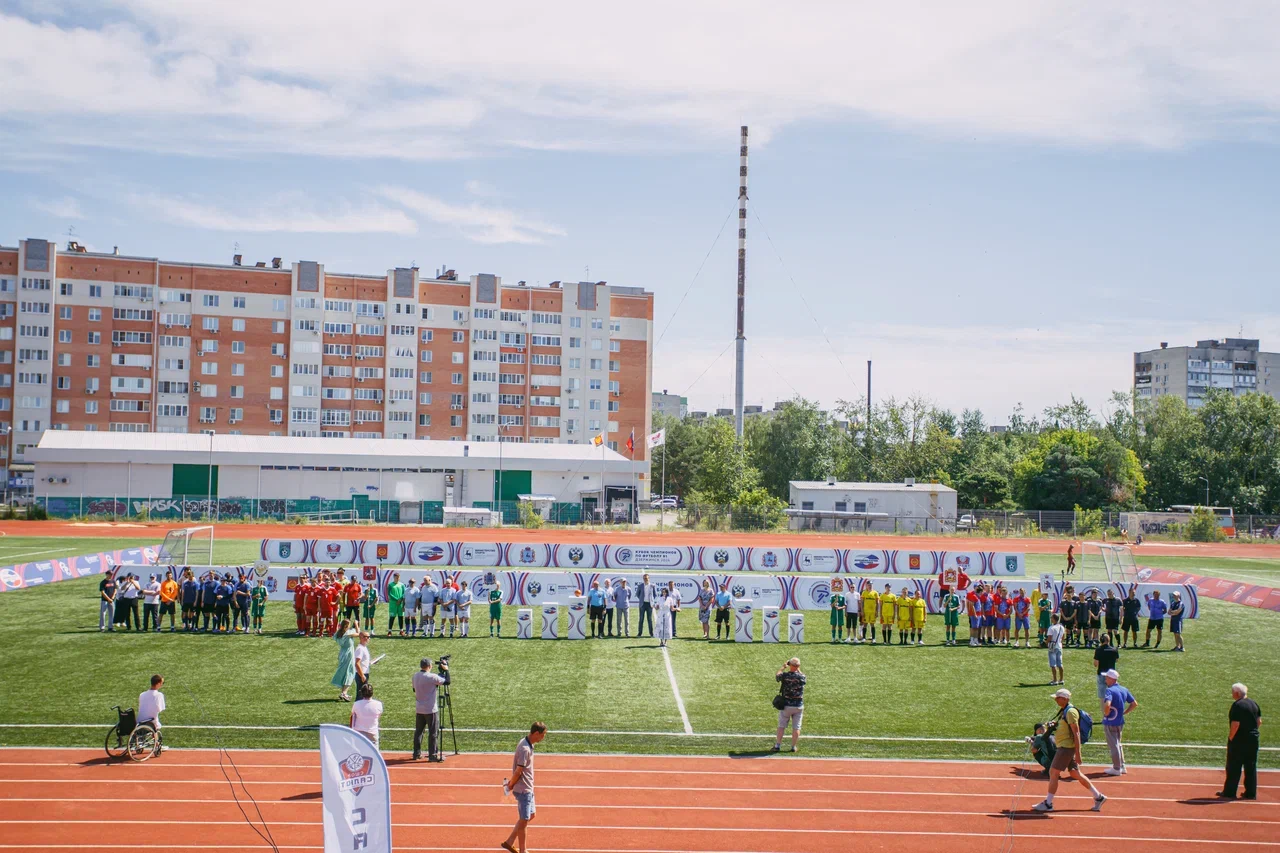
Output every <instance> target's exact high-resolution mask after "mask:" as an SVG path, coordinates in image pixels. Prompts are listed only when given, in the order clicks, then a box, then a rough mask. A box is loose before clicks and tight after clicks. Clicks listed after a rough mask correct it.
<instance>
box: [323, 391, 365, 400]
mask: <svg viewBox="0 0 1280 853" xmlns="http://www.w3.org/2000/svg"><path fill="white" fill-rule="evenodd" d="M360 390H362V391H363V390H364V389H363V388H361V389H360ZM320 399H322V400H350V399H351V389H350V388H321V389H320Z"/></svg>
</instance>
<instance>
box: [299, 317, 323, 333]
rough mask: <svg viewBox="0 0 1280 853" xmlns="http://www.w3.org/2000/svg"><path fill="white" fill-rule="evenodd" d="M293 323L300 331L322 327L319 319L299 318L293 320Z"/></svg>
mask: <svg viewBox="0 0 1280 853" xmlns="http://www.w3.org/2000/svg"><path fill="white" fill-rule="evenodd" d="M293 325H294V328H296V329H297V330H298V331H299V332H315V331H319V329H320V321H319V320H303V319H297V320H294V321H293Z"/></svg>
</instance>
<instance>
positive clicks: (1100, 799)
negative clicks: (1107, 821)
mask: <svg viewBox="0 0 1280 853" xmlns="http://www.w3.org/2000/svg"><path fill="white" fill-rule="evenodd" d="M1106 801H1107V796H1106V794H1099V795H1098V796H1096V797H1094V798H1093V810H1094V811H1095V812H1100V811H1102V804H1103V803H1105V802H1106Z"/></svg>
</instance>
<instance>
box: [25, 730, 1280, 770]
mask: <svg viewBox="0 0 1280 853" xmlns="http://www.w3.org/2000/svg"><path fill="white" fill-rule="evenodd" d="M0 727H3V728H10V729H101V730H102V731H104V732H105V731H106V730H107V729H109V728H111V724H110V723H0ZM165 728H166V729H174V730H177V729H190V730H193V731H201V730H205V729H209V730H214V729H216V730H220V731H228V730H229V731H266V732H312V731H318V730H319V726H185V725H174V724H169V723H166V724H165ZM380 731H384V732H412V731H413V729H412V728H408V727H404V728H401V727H395V726H382V727H381V729H380ZM458 731H460V732H468V733H470V734H500V735H525V734H528V731H526V730H525V729H484V728H463V727H461V726H459V727H458ZM555 731H556V734H562V735H588V736H591V737H680V738H683V737H694V738H719V739H726V738H728V739H735V740H743V739H753V738H761V739H764V738H768V737H771V735H770V734H769V733H768V732H765V733H764V734H761V733H760V732H698V733H694V732H693V731H692V730H690V731H688V732H646V731H611V732H610V731H599V730H596V729H556V730H555ZM804 739H805V740H833V741H859V742H868V743H988V744H1005V745H1022V743H1023V742H1022V740H1021V739H1020V738H1013V739H1008V738H959V737H895V736H892V735H816V734H809V733H808V732H807V731H806V732H805V733H804ZM1124 745H1125V746H1136V747H1147V748H1150V749H1210V750H1226V747H1225V746H1222V745H1220V744H1207V743H1142V742H1138V741H1125V742H1124ZM1085 746H1086V747H1094V748H1097V749H1101V748H1103V747H1105V746H1106V743H1105V742H1102V741H1089V742H1088V743H1086V744H1085ZM5 748H12V749H23V748H25V747H23V746H22V745H21V744H7V745H6V747H5ZM30 748H32V749H34V748H36V747H30ZM54 748H55V749H72V748H73V747H54ZM1258 748H1259V749H1260V750H1261V751H1263V752H1280V746H1261V747H1258ZM1171 766H1176V765H1171Z"/></svg>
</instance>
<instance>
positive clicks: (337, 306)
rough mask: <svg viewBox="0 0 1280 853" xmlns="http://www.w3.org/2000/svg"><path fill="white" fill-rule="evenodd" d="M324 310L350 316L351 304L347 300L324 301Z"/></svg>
mask: <svg viewBox="0 0 1280 853" xmlns="http://www.w3.org/2000/svg"><path fill="white" fill-rule="evenodd" d="M324 310H326V311H337V312H338V313H340V314H350V313H351V303H350V302H349V301H347V300H339V299H326V300H325V301H324Z"/></svg>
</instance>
